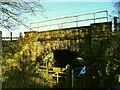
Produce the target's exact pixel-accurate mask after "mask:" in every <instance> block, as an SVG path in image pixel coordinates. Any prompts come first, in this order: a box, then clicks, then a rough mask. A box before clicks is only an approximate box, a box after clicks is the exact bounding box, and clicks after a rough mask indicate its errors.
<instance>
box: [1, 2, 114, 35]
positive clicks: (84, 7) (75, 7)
mask: <svg viewBox="0 0 120 90" xmlns="http://www.w3.org/2000/svg"><path fill="white" fill-rule="evenodd" d="M42 5H43V6H44V9H45V12H44V13H43V14H42V15H41V13H38V14H37V15H36V16H34V15H32V16H28V20H27V25H29V24H30V23H33V22H38V21H43V20H47V19H51V18H59V17H64V16H71V15H79V14H85V13H89V12H96V11H102V10H108V14H109V15H111V16H112V17H113V16H114V14H113V10H114V8H113V3H112V2H42ZM109 19H110V20H112V18H111V17H109ZM3 30H4V31H3ZM2 31H3V37H5V36H9V32H8V31H7V30H5V29H2ZM25 31H29V29H27V28H25V27H23V26H19V27H18V28H17V29H16V30H14V31H12V32H13V36H19V32H22V33H23V34H24V32H25Z"/></svg>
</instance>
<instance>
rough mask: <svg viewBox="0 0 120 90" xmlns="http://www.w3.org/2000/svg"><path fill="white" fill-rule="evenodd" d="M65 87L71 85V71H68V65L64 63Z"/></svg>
mask: <svg viewBox="0 0 120 90" xmlns="http://www.w3.org/2000/svg"><path fill="white" fill-rule="evenodd" d="M65 87H66V88H70V87H71V72H70V65H69V64H68V65H66V85H65Z"/></svg>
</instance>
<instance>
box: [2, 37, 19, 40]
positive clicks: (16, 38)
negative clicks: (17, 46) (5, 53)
mask: <svg viewBox="0 0 120 90" xmlns="http://www.w3.org/2000/svg"><path fill="white" fill-rule="evenodd" d="M18 38H19V37H12V38H11V37H2V41H10V40H11V41H12V40H18Z"/></svg>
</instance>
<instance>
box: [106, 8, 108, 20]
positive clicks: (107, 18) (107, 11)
mask: <svg viewBox="0 0 120 90" xmlns="http://www.w3.org/2000/svg"><path fill="white" fill-rule="evenodd" d="M106 16H107V22H108V11H107V10H106Z"/></svg>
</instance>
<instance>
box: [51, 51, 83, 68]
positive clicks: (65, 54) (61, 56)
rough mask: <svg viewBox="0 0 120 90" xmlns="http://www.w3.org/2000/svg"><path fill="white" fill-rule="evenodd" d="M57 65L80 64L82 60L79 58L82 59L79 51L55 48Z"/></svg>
mask: <svg viewBox="0 0 120 90" xmlns="http://www.w3.org/2000/svg"><path fill="white" fill-rule="evenodd" d="M53 53H54V60H55V66H58V67H65V66H66V65H67V64H69V65H70V66H71V67H77V66H80V62H79V61H77V59H81V60H82V58H81V57H80V55H79V53H77V52H74V51H70V50H54V51H53Z"/></svg>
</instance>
